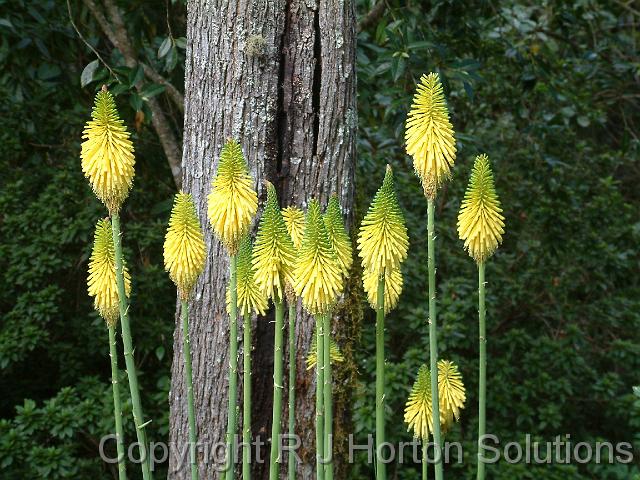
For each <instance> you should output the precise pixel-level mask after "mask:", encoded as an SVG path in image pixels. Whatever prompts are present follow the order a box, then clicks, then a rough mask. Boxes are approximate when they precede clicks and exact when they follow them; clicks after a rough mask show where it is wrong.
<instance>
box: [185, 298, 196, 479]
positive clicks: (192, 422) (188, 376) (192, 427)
mask: <svg viewBox="0 0 640 480" xmlns="http://www.w3.org/2000/svg"><path fill="white" fill-rule="evenodd" d="M180 314H181V317H182V349H183V353H184V380H185V383H186V384H187V407H188V414H189V444H190V445H189V448H190V452H191V457H190V458H191V480H198V478H199V475H198V461H197V457H196V451H197V448H198V447H197V443H198V438H197V434H196V410H195V406H194V402H193V374H192V372H191V341H190V340H189V305H188V303H187V301H186V300H182V301H181V308H180Z"/></svg>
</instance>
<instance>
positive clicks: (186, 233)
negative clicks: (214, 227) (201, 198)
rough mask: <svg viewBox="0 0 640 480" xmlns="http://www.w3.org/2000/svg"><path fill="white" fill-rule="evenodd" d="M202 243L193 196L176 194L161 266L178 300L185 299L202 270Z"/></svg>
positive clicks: (203, 249)
mask: <svg viewBox="0 0 640 480" xmlns="http://www.w3.org/2000/svg"><path fill="white" fill-rule="evenodd" d="M204 263H205V244H204V237H203V236H202V230H201V229H200V220H199V219H198V214H197V212H196V206H195V205H194V203H193V198H192V197H191V195H190V194H188V193H183V192H180V193H177V194H176V196H175V199H174V202H173V209H172V210H171V217H170V218H169V228H168V229H167V234H166V236H165V238H164V268H165V270H166V271H167V272H169V277H171V280H172V281H173V283H175V284H176V286H177V287H178V291H179V293H180V299H181V300H187V299H188V298H189V294H190V293H191V290H192V289H193V287H194V285H195V284H196V281H197V280H198V277H199V276H200V274H201V273H202V271H203V270H204Z"/></svg>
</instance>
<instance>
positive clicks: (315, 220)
mask: <svg viewBox="0 0 640 480" xmlns="http://www.w3.org/2000/svg"><path fill="white" fill-rule="evenodd" d="M294 278H295V283H294V289H295V292H296V295H298V296H299V297H301V298H302V305H303V306H304V307H305V308H306V309H307V311H308V312H309V313H311V314H312V315H321V314H324V313H327V311H328V310H329V308H330V307H331V305H332V304H333V303H334V302H335V300H336V298H337V296H338V295H339V294H340V292H341V291H342V288H343V278H342V275H341V273H340V264H339V262H338V259H337V257H336V254H335V252H334V251H333V249H332V248H331V243H330V242H329V237H328V236H327V231H326V229H325V227H324V221H323V220H322V214H321V213H320V204H319V203H318V201H317V200H311V202H310V203H309V209H308V211H307V218H306V220H305V228H304V237H303V239H302V246H301V247H300V251H299V252H298V257H297V259H296V268H295V273H294Z"/></svg>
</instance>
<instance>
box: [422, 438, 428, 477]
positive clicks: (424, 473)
mask: <svg viewBox="0 0 640 480" xmlns="http://www.w3.org/2000/svg"><path fill="white" fill-rule="evenodd" d="M427 444H428V440H423V441H422V480H427V467H428V466H429V464H428V463H427Z"/></svg>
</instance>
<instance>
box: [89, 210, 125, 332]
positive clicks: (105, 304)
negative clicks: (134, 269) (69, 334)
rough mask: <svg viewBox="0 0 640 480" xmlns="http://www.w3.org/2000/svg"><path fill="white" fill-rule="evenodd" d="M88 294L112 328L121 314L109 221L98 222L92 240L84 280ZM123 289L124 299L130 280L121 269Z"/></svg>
mask: <svg viewBox="0 0 640 480" xmlns="http://www.w3.org/2000/svg"><path fill="white" fill-rule="evenodd" d="M87 286H88V291H89V295H90V296H91V297H94V298H93V306H94V308H95V309H96V310H97V311H98V313H99V314H100V316H101V317H102V318H104V319H105V321H106V322H107V323H108V324H109V325H110V326H114V325H115V324H116V323H117V321H118V316H119V314H120V309H119V297H118V284H117V282H116V251H115V247H114V245H113V234H112V231H111V222H110V221H109V219H107V218H105V219H104V220H99V221H98V223H97V225H96V231H95V235H94V241H93V250H92V252H91V259H90V261H89V277H88V279H87ZM124 288H125V293H126V294H127V297H128V296H129V295H130V293H131V277H130V276H129V272H127V269H126V267H125V268H124Z"/></svg>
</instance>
